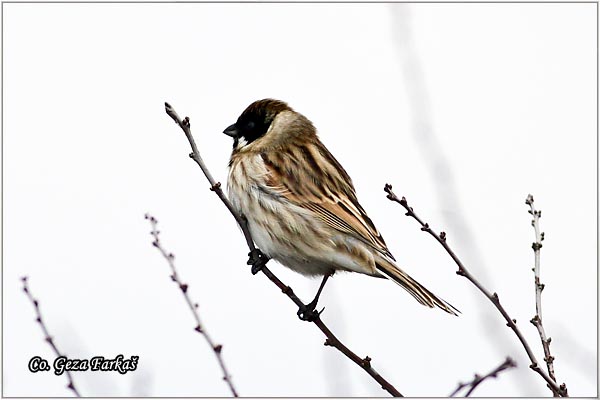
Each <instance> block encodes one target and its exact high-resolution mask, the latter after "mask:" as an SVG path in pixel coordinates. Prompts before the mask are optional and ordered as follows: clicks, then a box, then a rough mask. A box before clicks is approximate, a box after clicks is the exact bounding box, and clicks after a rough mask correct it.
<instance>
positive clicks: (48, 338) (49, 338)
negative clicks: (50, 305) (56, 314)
mask: <svg viewBox="0 0 600 400" xmlns="http://www.w3.org/2000/svg"><path fill="white" fill-rule="evenodd" d="M21 282H23V291H24V292H25V295H27V298H28V299H29V300H30V301H31V303H32V304H33V307H34V308H35V316H36V318H35V320H36V321H37V323H38V324H40V328H42V332H44V339H45V340H46V342H48V344H49V345H50V347H52V350H53V351H54V354H56V357H65V358H66V357H67V356H66V355H64V354H63V353H61V352H60V351H59V350H58V347H56V343H54V339H53V338H52V336H50V333H49V332H48V328H46V324H44V320H43V319H42V313H41V312H40V302H39V301H38V300H36V299H35V298H34V297H33V295H32V294H31V291H30V290H29V285H28V283H27V277H26V276H24V277H22V278H21ZM65 373H66V374H67V379H68V380H69V383H68V384H67V389H70V390H72V391H73V393H74V394H75V396H77V397H81V395H80V394H79V391H77V388H76V387H75V382H74V381H73V376H72V375H71V372H70V371H69V370H68V369H65Z"/></svg>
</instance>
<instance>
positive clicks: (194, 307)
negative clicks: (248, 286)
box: [144, 214, 238, 397]
mask: <svg viewBox="0 0 600 400" xmlns="http://www.w3.org/2000/svg"><path fill="white" fill-rule="evenodd" d="M144 218H146V219H147V220H148V221H150V224H151V225H152V231H151V232H150V234H151V235H152V237H153V238H154V241H153V242H152V245H153V246H154V247H156V248H157V249H158V250H159V251H160V253H161V254H162V256H163V257H164V258H165V260H167V262H168V263H169V267H171V280H172V281H173V282H175V283H176V284H177V286H178V287H179V289H180V290H181V293H182V294H183V297H184V298H185V302H186V303H187V305H188V307H189V308H190V310H191V311H192V314H193V315H194V319H195V320H196V327H195V328H194V330H195V331H196V332H198V333H201V334H202V336H204V339H206V342H207V343H208V345H209V346H210V348H211V349H212V350H213V352H214V353H215V357H217V361H218V362H219V366H220V367H221V371H222V372H223V380H224V381H225V382H226V383H227V386H229V390H230V391H231V394H233V397H238V393H237V391H236V390H235V387H234V386H233V381H232V379H231V375H230V374H229V372H228V371H227V367H226V366H225V362H224V361H223V355H222V351H223V345H221V344H215V342H214V341H213V340H212V338H211V337H210V335H209V334H208V332H207V331H206V328H205V327H204V326H203V325H202V323H201V322H200V315H199V314H198V303H194V302H192V300H191V299H190V295H189V293H188V288H189V287H188V284H187V283H183V282H182V281H181V279H179V274H177V269H176V268H175V262H174V260H175V255H174V254H173V253H169V252H167V251H166V250H165V249H164V247H162V244H161V243H160V238H159V234H160V231H159V230H158V229H156V228H157V225H158V221H157V220H156V218H154V217H153V216H152V215H150V214H146V215H145V216H144Z"/></svg>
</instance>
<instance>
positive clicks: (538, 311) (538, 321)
mask: <svg viewBox="0 0 600 400" xmlns="http://www.w3.org/2000/svg"><path fill="white" fill-rule="evenodd" d="M525 204H527V205H528V206H529V208H530V209H529V211H528V212H529V214H531V215H532V216H533V220H531V226H533V230H534V232H535V242H533V244H532V245H531V248H532V249H533V253H534V256H535V265H534V267H533V274H534V281H535V315H534V316H533V318H532V319H531V323H532V324H533V325H534V326H535V327H536V328H537V330H538V333H539V335H540V340H541V341H542V347H543V348H544V361H546V366H547V367H548V375H550V378H551V379H552V380H553V381H554V382H556V377H555V376H554V357H553V356H552V354H550V341H551V340H552V339H551V338H547V337H546V331H545V330H544V325H543V324H542V290H544V287H545V285H544V284H543V283H541V281H540V249H541V248H542V241H543V240H544V232H540V218H541V217H542V211H541V210H536V209H535V206H534V205H533V196H532V195H528V196H527V199H525ZM560 387H561V389H563V390H564V392H565V393H567V386H566V384H564V383H563V384H561V385H560Z"/></svg>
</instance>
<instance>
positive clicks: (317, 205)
mask: <svg viewBox="0 0 600 400" xmlns="http://www.w3.org/2000/svg"><path fill="white" fill-rule="evenodd" d="M223 133H224V134H226V135H228V136H230V137H232V138H233V150H232V152H231V157H230V160H229V173H228V177H227V191H228V195H229V199H230V201H231V204H232V206H233V209H234V210H235V211H236V212H237V213H238V214H239V215H240V216H243V218H244V219H245V221H246V222H247V226H248V229H249V231H250V234H251V236H252V239H253V240H254V243H255V244H256V245H257V247H258V250H256V251H254V252H251V253H250V254H249V255H250V260H249V262H248V264H253V270H252V272H253V273H256V272H258V270H260V268H261V267H262V266H263V265H264V263H265V262H266V261H268V260H269V259H274V260H276V261H278V262H279V263H280V264H283V265H284V266H286V267H288V268H290V269H292V270H293V271H296V272H298V273H300V274H302V275H305V276H309V277H317V276H322V277H323V280H322V282H321V285H320V287H319V290H318V291H317V294H316V296H315V298H314V300H313V301H311V302H310V303H308V304H307V305H305V306H304V307H300V309H299V310H298V316H299V317H300V318H301V319H304V320H314V319H315V318H316V317H318V315H319V312H316V311H315V307H316V305H317V302H318V299H319V296H320V294H321V291H322V290H323V287H324V286H325V283H326V282H327V279H328V278H329V277H330V276H332V275H333V274H334V273H335V272H336V271H349V272H358V273H361V274H365V275H369V276H373V277H378V278H387V279H389V280H392V281H393V282H395V283H397V284H398V285H400V286H401V287H402V288H403V289H405V290H406V291H407V292H408V293H410V294H411V295H412V296H413V297H414V298H415V299H416V300H417V301H418V302H419V303H421V304H423V305H425V306H427V307H430V308H434V307H437V308H440V309H442V310H443V311H445V312H447V313H449V314H452V315H457V313H459V312H460V311H459V310H458V309H456V308H455V307H454V306H452V305H451V304H449V303H448V302H446V301H445V300H443V299H441V298H440V297H438V296H436V295H434V294H433V293H432V292H430V291H429V290H428V289H427V288H425V287H424V286H423V285H421V284H420V283H419V282H417V281H416V280H415V279H413V278H412V277H411V276H410V275H408V274H407V273H406V272H405V271H404V270H402V269H401V268H400V267H398V266H397V264H396V259H395V258H394V256H393V255H392V253H391V252H390V250H389V249H388V247H387V245H386V243H385V241H384V239H383V237H382V236H381V234H380V233H379V231H378V230H377V228H376V227H375V225H374V224H373V221H372V220H371V219H370V218H369V216H368V215H367V213H366V212H365V210H364V208H363V207H362V206H361V205H360V203H359V202H358V199H357V196H356V191H355V188H354V185H353V183H352V179H351V178H350V176H349V175H348V173H347V172H346V170H345V169H344V167H342V165H341V164H340V163H339V162H338V161H337V160H336V159H335V157H334V156H333V155H332V154H331V153H330V152H329V150H328V149H327V148H326V147H325V145H324V144H323V143H322V142H321V140H320V139H319V137H318V135H317V130H316V128H315V127H314V125H313V123H312V122H311V121H310V120H309V119H308V118H306V117H305V116H304V115H302V114H300V113H299V112H296V111H295V110H294V109H292V108H291V107H290V106H289V105H288V104H287V103H286V102H283V101H281V100H275V99H270V98H268V99H262V100H257V101H255V102H253V103H252V104H250V105H249V106H248V107H247V108H246V109H245V110H244V111H243V112H242V113H241V115H240V116H239V117H238V119H237V121H236V122H235V123H234V124H232V125H230V126H228V127H227V128H226V129H225V130H224V131H223Z"/></svg>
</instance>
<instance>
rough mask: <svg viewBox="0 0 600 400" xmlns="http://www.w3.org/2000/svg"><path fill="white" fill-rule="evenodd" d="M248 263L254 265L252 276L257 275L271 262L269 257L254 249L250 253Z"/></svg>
mask: <svg viewBox="0 0 600 400" xmlns="http://www.w3.org/2000/svg"><path fill="white" fill-rule="evenodd" d="M248 256H249V258H248V261H247V262H246V264H248V265H252V269H251V270H250V271H251V272H252V275H256V274H257V273H258V272H259V271H260V270H261V269H262V268H263V267H264V266H265V265H266V264H267V261H269V257H267V256H266V255H264V254H263V252H262V251H260V250H259V249H254V250H252V251H251V252H250V253H248Z"/></svg>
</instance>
